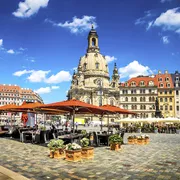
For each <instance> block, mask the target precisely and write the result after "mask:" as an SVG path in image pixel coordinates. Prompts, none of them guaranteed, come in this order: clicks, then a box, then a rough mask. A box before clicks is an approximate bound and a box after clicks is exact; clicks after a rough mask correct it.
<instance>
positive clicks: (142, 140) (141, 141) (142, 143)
mask: <svg viewBox="0 0 180 180" xmlns="http://www.w3.org/2000/svg"><path fill="white" fill-rule="evenodd" d="M144 143H145V140H144V139H137V144H138V145H144Z"/></svg>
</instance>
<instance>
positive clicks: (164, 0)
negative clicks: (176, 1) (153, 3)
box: [161, 0, 172, 3]
mask: <svg viewBox="0 0 180 180" xmlns="http://www.w3.org/2000/svg"><path fill="white" fill-rule="evenodd" d="M171 1H172V0H161V3H165V2H171Z"/></svg>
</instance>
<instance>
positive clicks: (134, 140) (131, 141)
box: [128, 135, 137, 144]
mask: <svg viewBox="0 0 180 180" xmlns="http://www.w3.org/2000/svg"><path fill="white" fill-rule="evenodd" d="M136 143H137V138H136V136H135V135H134V136H133V135H130V136H129V137H128V144H136Z"/></svg>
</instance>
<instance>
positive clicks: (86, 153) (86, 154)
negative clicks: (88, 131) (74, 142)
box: [81, 138, 94, 159]
mask: <svg viewBox="0 0 180 180" xmlns="http://www.w3.org/2000/svg"><path fill="white" fill-rule="evenodd" d="M81 146H82V151H81V153H82V158H85V159H91V158H93V157H94V148H93V147H90V146H89V139H88V138H83V139H81Z"/></svg>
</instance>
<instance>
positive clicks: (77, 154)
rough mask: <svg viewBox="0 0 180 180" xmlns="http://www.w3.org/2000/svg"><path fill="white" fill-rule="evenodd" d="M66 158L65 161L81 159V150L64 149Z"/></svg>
mask: <svg viewBox="0 0 180 180" xmlns="http://www.w3.org/2000/svg"><path fill="white" fill-rule="evenodd" d="M65 152H66V160H67V161H73V162H77V161H81V159H82V155H81V150H66V151H65Z"/></svg>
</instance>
